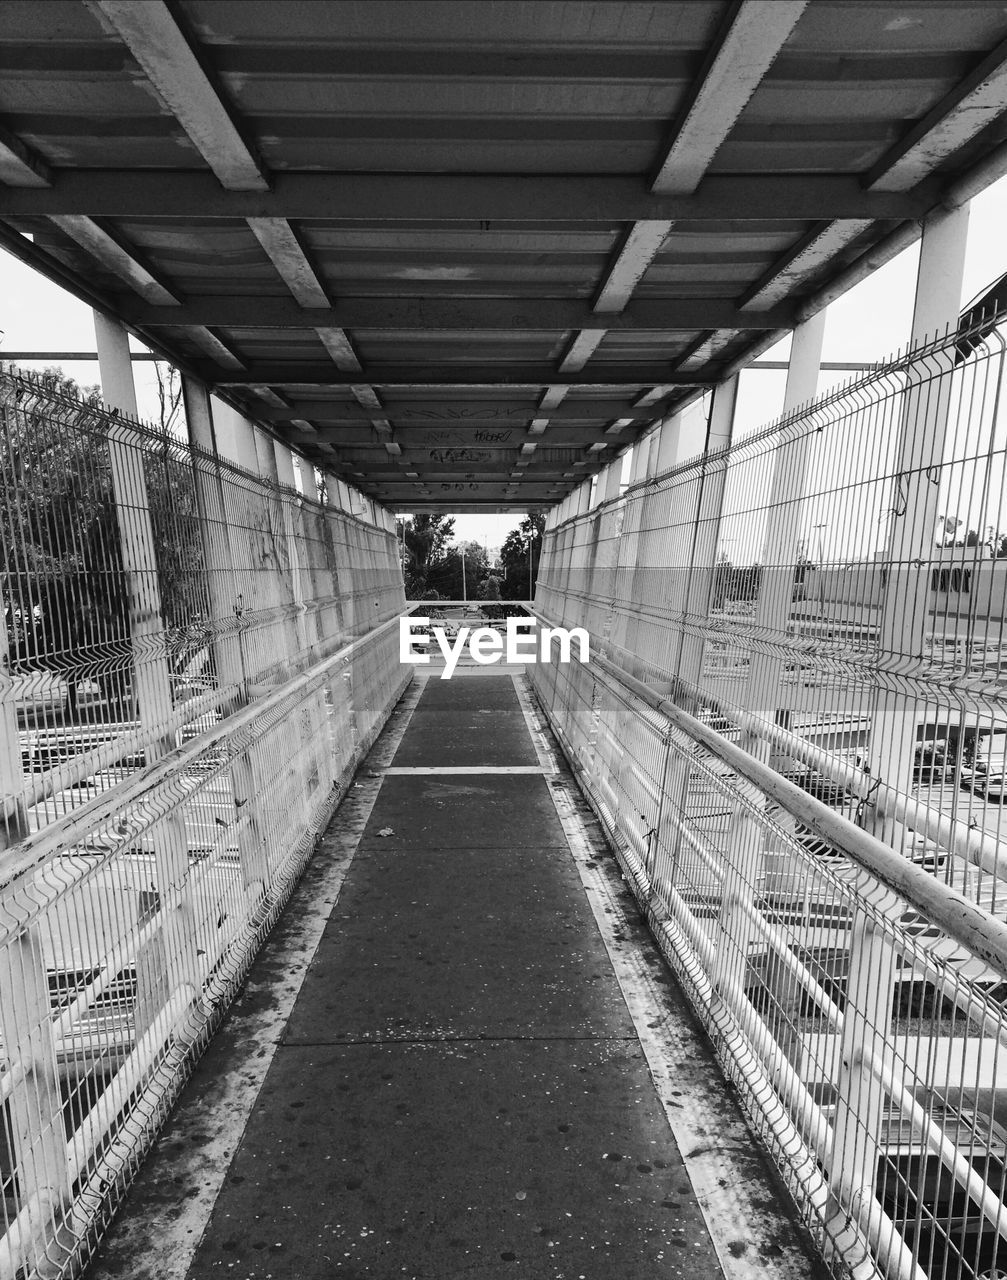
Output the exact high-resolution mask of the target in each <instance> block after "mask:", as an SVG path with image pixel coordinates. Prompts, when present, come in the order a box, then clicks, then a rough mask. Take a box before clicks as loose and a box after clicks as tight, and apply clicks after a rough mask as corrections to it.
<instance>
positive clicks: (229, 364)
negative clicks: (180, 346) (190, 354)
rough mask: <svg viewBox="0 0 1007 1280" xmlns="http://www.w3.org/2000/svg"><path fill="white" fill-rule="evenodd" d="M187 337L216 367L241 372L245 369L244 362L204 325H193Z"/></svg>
mask: <svg viewBox="0 0 1007 1280" xmlns="http://www.w3.org/2000/svg"><path fill="white" fill-rule="evenodd" d="M188 334H189V337H190V338H191V339H192V341H193V342H195V343H196V345H197V346H198V347H202V349H203V350H204V351H205V352H206V353H207V355H209V356H212V357H213V359H214V360H215V361H216V363H217V364H218V365H221V366H223V368H225V369H229V370H233V371H235V372H241V371H243V370H244V369H245V364H244V361H243V360H241V358H240V357H239V356H237V355H236V354H235V353H234V352H233V351H232V350H231V348H230V347H229V346H228V345H227V343H226V342H223V341H222V340H221V339H220V338H218V337H217V335H216V334H215V333H213V332H211V331H210V330H209V329H207V328H206V326H205V325H193V327H192V328H191V329H189V330H188Z"/></svg>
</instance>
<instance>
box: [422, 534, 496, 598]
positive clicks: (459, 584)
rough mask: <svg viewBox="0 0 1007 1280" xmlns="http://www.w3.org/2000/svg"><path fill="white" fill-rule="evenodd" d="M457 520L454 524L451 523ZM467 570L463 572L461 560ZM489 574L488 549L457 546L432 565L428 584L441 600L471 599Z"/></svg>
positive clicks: (472, 545)
mask: <svg viewBox="0 0 1007 1280" xmlns="http://www.w3.org/2000/svg"><path fill="white" fill-rule="evenodd" d="M453 523H454V521H452V524H453ZM463 556H464V559H465V567H464V570H463V569H462V557H463ZM488 572H489V561H488V560H487V557H486V548H485V547H483V546H481V545H480V544H479V543H478V542H462V543H456V544H455V545H454V546H451V547H449V548H448V549H447V551H445V552H444V554H443V555H442V556H441V557H440V558H439V559H438V560H437V561H436V562H435V563H433V564H431V565H430V569H429V574H428V579H427V580H428V583H429V585H430V586H431V587H434V588H435V589H436V590H437V591H438V593H439V594H440V598H441V599H442V600H462V599H465V598H468V599H469V600H472V599H474V598H475V596H476V590H477V587H478V585H479V583H480V582H481V581H482V579H483V578H485V577H486V575H487V573H488Z"/></svg>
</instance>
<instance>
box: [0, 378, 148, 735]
mask: <svg viewBox="0 0 1007 1280" xmlns="http://www.w3.org/2000/svg"><path fill="white" fill-rule="evenodd" d="M4 372H7V373H13V374H15V375H18V374H20V373H21V371H20V370H17V369H12V368H7V369H5V370H4ZM100 404H101V392H100V390H99V388H97V387H90V388H87V389H85V390H84V391H83V392H82V391H81V389H80V388H79V387H78V386H77V384H76V382H74V381H73V379H71V378H67V377H65V376H64V374H63V372H62V370H60V369H46V370H45V371H44V372H43V373H42V374H41V375H40V376H38V377H34V378H28V377H25V376H24V375H22V376H20V377H18V376H15V377H13V378H3V379H0V407H2V408H3V418H4V425H5V444H6V450H5V453H4V456H3V458H2V459H0V484H2V486H3V489H4V502H3V516H2V518H3V521H4V536H3V540H2V545H3V560H2V571H3V595H4V612H5V615H6V617H7V618H8V630H9V632H13V635H12V637H11V639H12V648H13V657H14V659H15V662H16V663H17V664H18V666H19V667H20V668H21V669H22V670H26V669H27V670H40V669H42V670H51V671H55V672H57V673H58V674H59V675H61V676H62V677H63V679H64V680H65V682H66V686H67V705H66V714H67V716H69V717H76V715H77V689H78V686H79V684H80V682H81V681H82V680H84V679H86V678H94V679H95V680H97V681H98V683H99V686H100V687H101V689H102V693H103V695H104V699H105V703H106V705H107V706H108V707H109V708H110V709H112V708H114V709H115V711H116V713H121V704H122V697H123V676H124V672H125V669H126V668H127V667H128V654H129V644H128V638H129V632H128V589H127V584H126V579H125V574H124V572H123V565H122V557H121V552H120V546H119V531H118V527H117V522H116V516H115V505H114V501H113V497H112V479H111V472H110V468H109V465H108V455H107V450H106V449H105V447H104V425H103V424H104V422H105V420H106V419H105V415H104V413H102V411H101V409H100Z"/></svg>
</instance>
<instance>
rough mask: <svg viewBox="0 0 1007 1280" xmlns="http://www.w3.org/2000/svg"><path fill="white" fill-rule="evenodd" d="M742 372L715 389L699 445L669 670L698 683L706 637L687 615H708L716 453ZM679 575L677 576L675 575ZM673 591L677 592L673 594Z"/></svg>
mask: <svg viewBox="0 0 1007 1280" xmlns="http://www.w3.org/2000/svg"><path fill="white" fill-rule="evenodd" d="M739 380H740V376H739V375H738V374H735V375H734V377H733V378H728V379H727V381H726V382H721V383H718V385H717V386H716V387H715V388H714V392H713V399H712V402H711V404H710V417H709V421H708V423H707V428H706V442H705V445H704V449H703V457H704V462H703V470H702V475H701V478H700V482H699V493H698V496H697V502H696V519H695V527H694V532H693V541H692V547H691V550H690V552H689V554H688V557H687V558H686V560H685V563H686V564H687V566H688V568H687V570H686V572H685V573H683V574H682V575H681V577H682V583H681V588H680V599H681V609H682V623H683V625H682V628H681V630H680V632H679V651H678V660H677V662H676V664H675V667H674V668H673V670H674V671H675V674H676V675H677V676H678V677H679V679H681V680H683V681H685V682H686V683H688V684H698V683H699V677H700V672H701V671H702V667H703V650H704V649H705V647H706V642H705V639H704V637H703V636H700V635H696V634H695V633H694V632H690V631H688V630H687V629H686V628H687V627H689V626H690V625H695V624H694V623H693V622H691V621H690V620H692V619H696V618H702V619H704V620H705V619H706V618H707V617H708V616H709V612H710V606H711V603H712V588H713V571H714V567H715V564H716V559H717V548H718V546H719V544H720V517H721V512H722V510H723V506H724V486H725V483H726V480H727V463H726V462H725V461H724V460H723V459H722V458H719V457H718V456H717V455H719V454H720V453H722V452H723V450H725V449H728V448H730V445H731V441H732V439H733V437H734V415H735V412H736V410H737V407H738V386H739ZM676 576H678V575H676ZM675 594H676V596H678V595H679V592H676V593H675Z"/></svg>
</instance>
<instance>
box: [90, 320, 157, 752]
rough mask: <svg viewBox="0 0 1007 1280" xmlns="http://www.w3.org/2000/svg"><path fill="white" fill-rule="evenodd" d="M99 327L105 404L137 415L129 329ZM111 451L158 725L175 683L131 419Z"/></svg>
mask: <svg viewBox="0 0 1007 1280" xmlns="http://www.w3.org/2000/svg"><path fill="white" fill-rule="evenodd" d="M94 329H95V337H96V339H97V344H98V368H99V370H100V375H101V385H102V396H103V398H104V400H105V403H106V405H107V406H108V407H109V408H110V409H116V410H118V411H119V413H120V414H121V415H122V416H123V417H129V418H135V417H136V392H135V389H134V386H133V370H132V364H131V361H130V354H129V339H128V336H127V334H126V330H125V329H124V328H123V327H122V325H120V324H118V323H117V322H116V321H114V320H110V319H109V318H108V317H107V316H104V315H102V314H101V313H100V312H97V311H96V312H95V313H94ZM108 456H109V464H110V468H111V475H112V489H113V493H114V496H115V508H116V519H117V521H118V526H119V542H120V549H121V554H122V566H123V571H124V573H125V575H126V578H127V581H128V588H129V629H130V639H131V641H132V645H133V674H134V680H135V687H134V697H135V699H136V702H137V704H138V709H139V713H140V721H141V723H142V724H143V725H144V726H145V727H147V728H149V729H152V730H153V729H156V727H157V726H158V725H159V724H162V723H163V722H164V721H165V720H166V719H167V717H168V716H169V715H170V714H171V687H170V682H169V679H168V660H167V654H166V652H165V647H164V628H163V621H162V613H161V593H160V582H159V578H158V570H157V556H156V553H155V547H154V532H153V528H152V526H151V520H150V503H149V500H148V495H147V479H146V475H145V473H144V467H143V453H142V449H141V447H140V445H139V442H138V440H137V439H136V438H135V435H134V432H133V429H132V428H131V427H130V426H129V425H128V423H126V422H122V423H116V424H114V425H113V426H112V427H111V428H110V429H109V433H108ZM174 745H175V744H174V741H173V740H172V741H170V742H168V741H167V740H164V741H162V742H160V743H159V744H158V745H157V746H156V747H155V748H153V754H151V749H148V759H156V758H157V757H158V756H159V755H160V754H161V753H162V752H163V751H164V750H170V749H171V748H172V747H173V746H174Z"/></svg>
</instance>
